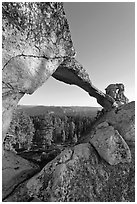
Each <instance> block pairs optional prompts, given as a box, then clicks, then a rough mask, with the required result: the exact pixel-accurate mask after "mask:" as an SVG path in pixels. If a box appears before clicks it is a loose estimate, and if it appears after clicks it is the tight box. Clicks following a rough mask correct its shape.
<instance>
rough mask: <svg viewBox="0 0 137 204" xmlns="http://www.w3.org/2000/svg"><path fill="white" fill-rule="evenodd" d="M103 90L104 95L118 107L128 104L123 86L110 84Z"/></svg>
mask: <svg viewBox="0 0 137 204" xmlns="http://www.w3.org/2000/svg"><path fill="white" fill-rule="evenodd" d="M105 90H106V94H107V95H109V96H111V97H112V98H113V99H114V100H115V101H116V103H117V105H118V106H120V105H123V104H126V103H128V102H129V100H128V98H127V97H126V96H125V95H124V91H125V87H124V84H122V83H120V84H110V85H109V86H108V87H107V88H106V89H105Z"/></svg>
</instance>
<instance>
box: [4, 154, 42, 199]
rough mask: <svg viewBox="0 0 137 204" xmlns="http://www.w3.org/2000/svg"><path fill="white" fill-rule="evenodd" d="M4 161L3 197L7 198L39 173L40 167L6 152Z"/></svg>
mask: <svg viewBox="0 0 137 204" xmlns="http://www.w3.org/2000/svg"><path fill="white" fill-rule="evenodd" d="M2 159H3V160H2V197H3V198H5V197H6V196H7V195H9V194H10V193H11V192H12V191H13V190H14V188H16V187H17V186H18V185H19V184H20V183H22V182H23V181H25V180H26V179H29V178H30V177H31V176H33V175H34V174H35V173H36V172H38V171H39V167H38V166H36V165H34V164H32V163H30V162H28V161H27V160H25V159H23V158H21V157H19V156H17V155H16V154H15V153H13V152H9V151H5V154H4V156H3V158H2Z"/></svg>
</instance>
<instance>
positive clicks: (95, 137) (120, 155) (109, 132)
mask: <svg viewBox="0 0 137 204" xmlns="http://www.w3.org/2000/svg"><path fill="white" fill-rule="evenodd" d="M90 142H91V144H92V145H93V146H94V147H95V149H96V150H97V152H98V153H99V155H100V157H102V158H103V159H104V160H106V161H107V162H108V163H109V164H111V165H116V164H118V163H121V162H122V163H125V162H130V161H131V152H130V149H129V147H128V145H127V143H126V142H125V140H124V139H123V138H122V136H121V135H120V134H119V133H118V131H117V130H115V129H114V127H112V126H109V124H108V123H107V122H103V123H100V124H99V125H98V126H97V127H96V129H95V132H94V133H93V134H92V135H91V139H90Z"/></svg>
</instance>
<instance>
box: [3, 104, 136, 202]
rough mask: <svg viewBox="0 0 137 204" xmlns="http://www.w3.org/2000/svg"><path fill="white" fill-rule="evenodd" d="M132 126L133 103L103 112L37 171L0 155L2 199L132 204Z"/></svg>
mask: <svg viewBox="0 0 137 204" xmlns="http://www.w3.org/2000/svg"><path fill="white" fill-rule="evenodd" d="M134 122H135V103H134V102H131V103H128V104H126V105H123V106H121V107H120V108H115V109H113V110H112V111H110V112H106V113H105V114H104V115H103V116H101V117H100V118H99V119H98V120H97V121H96V123H95V124H94V127H93V130H92V131H91V133H90V134H88V135H87V136H86V137H85V138H83V141H82V142H81V143H80V144H77V145H75V146H72V147H66V148H65V149H64V150H63V151H62V152H61V153H60V154H59V155H58V156H57V157H56V158H55V159H53V160H52V161H50V162H49V163H48V164H46V165H45V166H44V168H42V170H40V169H39V168H38V166H36V165H33V166H32V164H31V163H29V162H28V161H26V160H24V159H22V158H19V156H17V155H14V157H16V161H15V162H14V161H13V155H12V154H13V153H12V154H11V153H10V154H8V156H7V155H6V154H5V160H7V163H6V164H5V162H4V163H3V176H4V177H3V178H5V177H6V180H4V188H3V201H8V202H15V201H16V202H26V201H34V202H35V201H46V202H60V201H61V202H72V201H73V202H82V201H83V202H84V201H85V202H86V201H88V202H120V201H121V202H134V201H135V152H134V150H135V127H134ZM9 170H10V172H11V173H10V174H9V173H8V171H9ZM34 174H35V175H34ZM9 175H10V176H9ZM15 178H16V179H15Z"/></svg>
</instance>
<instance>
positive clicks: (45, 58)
mask: <svg viewBox="0 0 137 204" xmlns="http://www.w3.org/2000/svg"><path fill="white" fill-rule="evenodd" d="M2 15H3V16H2V29H3V30H2V35H3V36H2V37H3V39H2V49H3V52H2V54H3V56H2V57H3V72H2V81H3V84H2V85H3V135H4V134H5V132H6V131H7V127H8V126H9V123H10V120H11V116H12V111H13V109H14V108H15V107H16V105H17V103H18V101H19V100H20V98H21V97H22V96H23V95H24V94H25V93H28V94H32V93H33V92H34V91H35V90H36V89H37V88H38V87H39V86H41V85H42V84H43V83H44V82H45V81H46V80H47V79H48V78H49V76H51V75H52V73H53V72H54V71H55V70H56V69H57V67H58V66H59V64H60V63H61V62H62V61H63V60H64V57H66V56H67V57H71V56H74V54H75V50H74V47H73V44H72V40H71V35H70V31H69V25H68V22H67V19H66V17H65V13H64V9H63V3H54V2H53V3H33V2H31V3H30V2H26V3H23V2H20V3H17V2H10V3H9V2H4V3H3V4H2ZM7 115H9V117H8V120H6V118H7Z"/></svg>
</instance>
